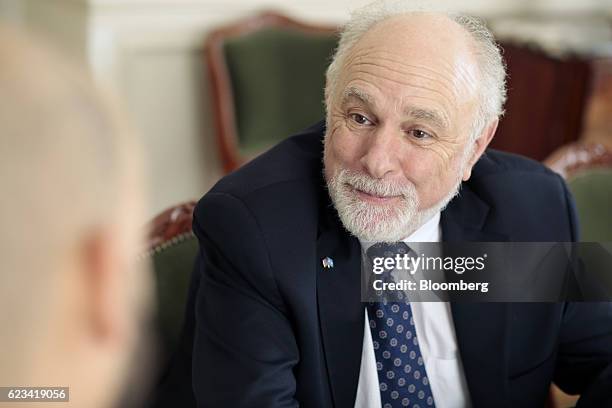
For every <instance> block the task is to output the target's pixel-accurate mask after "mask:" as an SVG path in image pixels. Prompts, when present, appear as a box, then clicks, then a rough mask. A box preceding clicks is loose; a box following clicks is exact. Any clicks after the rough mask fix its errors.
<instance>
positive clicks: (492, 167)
mask: <svg viewBox="0 0 612 408" xmlns="http://www.w3.org/2000/svg"><path fill="white" fill-rule="evenodd" d="M468 184H469V185H470V187H472V188H474V189H475V190H494V191H498V190H505V191H506V192H512V193H514V194H516V196H515V197H514V199H520V198H521V196H523V197H525V196H524V195H523V194H525V193H528V192H529V191H530V190H534V189H540V188H545V189H561V190H563V180H562V178H561V177H560V176H559V175H558V174H557V173H555V172H554V171H552V170H550V169H549V168H548V167H546V166H544V165H543V164H542V163H539V162H537V161H535V160H532V159H529V158H527V157H524V156H519V155H517V154H512V153H507V152H501V151H499V150H495V149H488V150H487V151H486V153H485V154H484V155H483V156H482V157H481V158H480V160H479V161H478V163H476V165H475V166H474V169H473V171H472V176H471V178H470V180H469V181H468ZM525 198H528V197H525Z"/></svg>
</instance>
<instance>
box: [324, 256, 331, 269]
mask: <svg viewBox="0 0 612 408" xmlns="http://www.w3.org/2000/svg"><path fill="white" fill-rule="evenodd" d="M321 263H322V264H323V267H324V268H325V269H331V268H333V267H334V260H333V259H331V258H330V257H329V256H326V257H325V258H323V259H322V260H321Z"/></svg>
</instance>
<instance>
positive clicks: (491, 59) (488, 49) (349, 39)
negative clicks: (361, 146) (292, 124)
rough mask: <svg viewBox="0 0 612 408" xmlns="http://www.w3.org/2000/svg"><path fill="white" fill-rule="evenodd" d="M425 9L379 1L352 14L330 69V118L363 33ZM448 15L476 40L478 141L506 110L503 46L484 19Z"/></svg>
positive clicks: (474, 129)
mask: <svg viewBox="0 0 612 408" xmlns="http://www.w3.org/2000/svg"><path fill="white" fill-rule="evenodd" d="M421 11H425V10H419V9H416V8H415V7H414V6H413V5H412V4H411V3H410V2H404V1H400V2H388V1H377V2H374V3H371V4H369V5H367V6H365V7H363V8H360V9H357V10H355V11H353V12H352V13H351V18H350V20H349V21H348V22H347V23H346V24H345V25H344V27H343V29H342V31H341V33H340V40H339V43H338V47H337V49H336V51H335V54H334V56H333V58H332V62H331V64H330V65H329V67H328V69H327V84H326V87H325V102H326V109H327V116H328V118H329V109H330V102H331V97H332V96H333V94H334V92H335V91H336V88H337V84H338V77H339V74H340V70H341V68H342V66H343V64H344V61H345V59H346V57H347V55H348V54H349V53H350V51H351V50H352V48H353V47H354V46H355V44H356V43H357V42H358V41H359V39H360V38H361V36H362V35H363V34H365V33H366V32H367V31H368V30H369V29H370V28H372V27H373V26H374V25H376V24H377V23H379V22H381V21H384V20H386V19H388V18H390V17H395V16H399V15H404V14H411V13H415V12H421ZM444 14H445V15H446V16H447V17H448V18H449V19H450V20H452V21H454V22H456V23H457V24H459V25H460V26H461V27H463V28H464V29H465V31H466V32H467V33H468V34H469V36H470V37H471V39H472V40H473V42H474V44H473V45H474V47H473V48H474V55H475V57H476V60H477V63H478V68H479V71H480V74H481V79H480V83H481V85H480V87H479V91H478V92H479V98H480V101H481V102H480V104H479V108H478V112H477V115H476V118H475V121H474V124H473V126H472V130H471V137H472V140H475V139H476V138H477V137H478V136H479V135H480V132H482V130H483V129H484V127H485V126H486V125H487V124H488V123H490V122H491V121H492V120H494V119H497V118H499V117H500V116H501V115H503V113H504V103H505V101H506V67H505V64H504V60H503V58H502V52H501V49H500V47H499V46H498V45H497V44H496V42H495V39H494V38H493V34H492V33H491V31H490V30H489V29H488V28H487V26H486V25H485V23H484V22H483V21H482V20H480V19H478V18H475V17H471V16H466V15H462V14H458V13H449V12H444Z"/></svg>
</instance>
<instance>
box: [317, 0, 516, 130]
mask: <svg viewBox="0 0 612 408" xmlns="http://www.w3.org/2000/svg"><path fill="white" fill-rule="evenodd" d="M410 7H411V6H409V5H407V4H406V3H405V2H394V3H389V2H375V3H373V4H371V5H368V6H366V7H364V8H362V9H359V10H356V11H355V12H353V14H352V16H351V19H350V20H349V21H348V22H347V24H346V25H345V26H344V28H343V30H342V32H341V35H340V41H339V46H338V48H337V50H336V53H335V55H334V58H333V60H332V63H331V64H330V66H329V68H328V71H327V86H326V103H327V108H328V120H329V108H330V104H331V102H332V97H334V98H335V97H337V96H338V94H339V93H340V94H341V93H342V91H343V90H341V89H340V88H341V86H340V85H339V82H341V81H342V79H343V78H344V77H345V74H346V70H345V69H346V68H347V67H350V65H351V64H352V62H354V61H356V60H359V58H360V57H363V56H364V55H368V54H369V55H370V56H371V57H373V58H377V57H381V58H383V55H387V56H389V55H390V56H393V57H394V58H401V59H402V60H404V61H409V62H410V64H411V65H414V66H417V65H420V66H421V67H424V68H425V69H426V70H436V69H439V70H440V71H445V76H447V77H448V84H447V85H448V87H449V90H450V92H451V93H453V94H454V95H456V97H457V98H458V100H461V101H465V100H468V99H470V98H471V97H472V96H475V97H476V98H477V100H476V105H477V111H476V115H475V117H474V120H473V124H472V134H473V136H475V135H476V134H477V133H479V131H480V130H482V128H483V127H484V126H486V125H487V123H490V122H491V121H493V120H496V119H498V118H499V116H500V115H501V114H502V113H503V104H504V102H505V99H506V88H505V77H506V73H505V66H504V63H503V60H502V58H501V52H500V50H499V48H498V46H497V45H496V43H495V41H494V39H493V36H492V34H491V32H490V31H489V30H488V29H487V28H486V26H485V25H484V24H483V23H482V22H481V21H480V20H478V19H476V18H473V17H469V16H464V15H457V14H450V13H441V12H424V11H415V10H413V9H411V8H410ZM423 75H426V73H423Z"/></svg>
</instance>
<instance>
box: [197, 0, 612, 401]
mask: <svg viewBox="0 0 612 408" xmlns="http://www.w3.org/2000/svg"><path fill="white" fill-rule="evenodd" d="M504 81H505V72H504V66H503V62H502V59H501V56H500V51H499V49H498V48H497V46H496V45H495V43H494V41H493V39H492V36H491V34H490V33H489V31H487V29H486V28H485V27H484V26H483V25H482V24H481V23H480V22H478V21H477V20H474V19H471V18H467V17H459V16H453V15H445V14H437V13H424V12H409V11H403V10H397V9H394V10H389V9H384V8H380V7H369V8H366V9H364V10H362V11H360V12H358V13H356V14H354V15H353V18H352V19H351V21H350V22H349V23H348V24H347V26H346V27H345V28H344V31H343V32H342V34H341V38H340V44H339V47H338V50H337V52H336V54H335V56H334V59H333V61H332V63H331V66H330V67H329V70H328V72H327V88H326V106H327V120H326V122H325V124H322V123H321V124H317V125H315V126H313V127H312V128H310V129H308V130H306V131H305V132H304V133H302V134H300V135H297V136H295V137H292V138H290V139H288V140H287V141H285V142H283V143H281V144H280V145H278V146H276V147H275V148H273V149H272V150H270V151H269V152H267V153H266V154H264V155H262V156H261V157H259V158H258V159H256V160H254V161H253V162H252V163H250V164H248V165H246V166H244V167H243V168H242V169H240V170H239V171H237V172H235V173H233V174H231V175H229V176H227V177H226V178H224V179H223V180H221V181H220V182H219V183H218V184H217V185H216V186H215V187H214V188H213V189H212V190H211V191H210V192H209V193H208V194H206V195H205V196H204V198H203V199H202V200H201V201H200V203H199V205H198V207H197V209H196V212H195V221H194V229H195V232H196V234H197V236H198V238H199V240H200V245H201V252H200V256H199V260H198V264H197V269H196V272H195V276H194V283H193V287H192V296H191V299H190V302H189V312H188V319H187V325H186V329H187V331H186V345H187V347H186V349H187V350H188V349H189V347H190V346H191V344H193V352H192V356H191V358H192V364H193V366H192V373H193V378H192V380H191V381H192V386H193V390H194V393H195V399H196V401H197V405H198V406H199V407H222V406H223V407H281V406H282V407H297V406H301V407H332V406H334V407H353V406H357V407H385V408H386V407H404V406H409V407H429V406H438V407H465V406H478V407H500V406H519V407H523V406H534V407H535V406H544V404H545V401H546V398H547V394H548V389H549V386H550V384H551V381H555V382H557V384H559V386H561V387H562V388H563V389H565V390H567V391H568V392H572V393H582V394H583V400H582V403H583V406H604V405H606V404H610V400H611V397H610V393H609V391H608V390H609V389H610V385H612V377H611V375H612V308H611V307H610V305H609V304H599V305H588V304H557V303H549V304H503V303H490V304H483V303H481V304H478V303H456V304H452V305H450V304H449V303H444V302H438V303H418V302H413V303H412V304H408V305H406V306H405V307H404V308H403V309H402V310H401V311H398V312H397V313H399V314H398V315H400V316H403V317H402V318H403V319H404V320H405V322H404V324H405V326H402V328H401V329H400V327H399V326H396V325H395V324H396V323H392V324H391V326H390V327H392V328H393V329H396V330H397V332H398V333H400V332H401V333H402V335H401V336H396V338H394V339H391V340H390V339H389V337H390V336H386V335H382V334H380V332H379V331H378V330H376V329H375V327H376V324H377V321H376V318H377V317H380V316H378V312H377V311H374V310H373V309H371V308H370V306H368V305H367V304H365V303H362V302H361V298H360V284H361V279H360V260H361V258H360V254H361V247H360V243H365V242H366V241H381V242H394V241H404V242H408V243H409V242H423V241H433V242H436V241H573V240H575V239H576V238H577V230H576V228H577V227H576V218H575V211H574V207H573V204H572V201H571V198H570V196H569V193H568V191H567V189H566V187H565V185H564V183H563V182H562V180H561V179H560V178H559V177H558V176H556V175H555V174H553V173H552V172H550V171H548V170H546V169H545V168H544V167H542V166H540V165H539V164H537V163H535V162H532V161H528V160H526V159H522V158H520V157H516V156H513V155H509V154H503V153H500V152H495V151H488V152H487V154H486V155H483V153H484V152H485V149H486V148H487V145H488V144H489V142H490V141H491V139H492V137H493V135H494V133H495V130H496V127H497V123H498V118H499V116H500V114H501V113H502V109H503V103H504V99H505V85H504ZM296 97H299V95H297V96H296ZM321 143H322V144H321ZM459 189H461V194H460V195H457V192H458V191H459ZM387 340H390V341H387ZM191 342H193V343H191ZM394 353H395V354H394ZM397 353H406V354H405V355H407V356H408V357H407V358H408V359H410V360H401V358H399V357H398V358H397V359H396V358H393V357H392V356H394V355H398V354H397ZM188 354H189V353H187V356H186V358H189V355H188ZM406 361H408V363H406ZM394 366H395V367H394ZM606 401H607V402H606Z"/></svg>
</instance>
